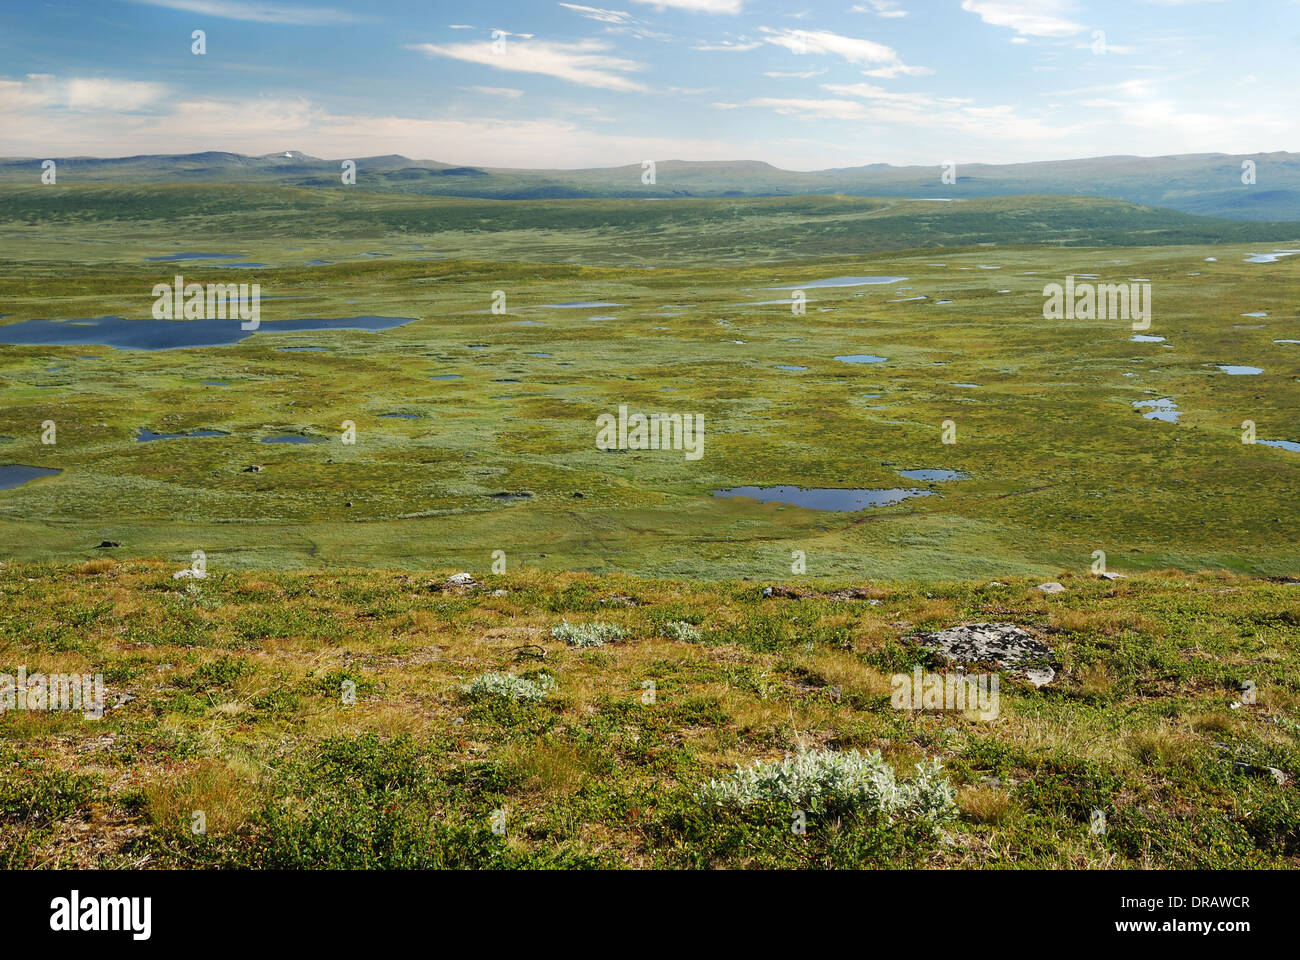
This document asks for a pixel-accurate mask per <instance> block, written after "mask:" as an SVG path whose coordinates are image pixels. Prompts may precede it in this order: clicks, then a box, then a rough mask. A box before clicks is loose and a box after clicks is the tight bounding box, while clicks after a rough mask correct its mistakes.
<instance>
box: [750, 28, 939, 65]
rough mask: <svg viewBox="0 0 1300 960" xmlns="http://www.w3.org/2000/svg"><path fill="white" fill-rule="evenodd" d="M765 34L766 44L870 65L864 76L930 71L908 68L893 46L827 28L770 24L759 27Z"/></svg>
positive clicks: (793, 51)
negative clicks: (793, 27)
mask: <svg viewBox="0 0 1300 960" xmlns="http://www.w3.org/2000/svg"><path fill="white" fill-rule="evenodd" d="M760 29H761V30H762V31H763V32H764V33H766V34H768V36H767V37H766V38H765V39H766V40H767V42H768V43H772V44H775V45H777V46H779V47H785V48H786V49H787V50H789V51H790V52H792V53H797V54H804V53H809V54H818V55H821V54H830V55H834V56H838V57H843V58H844V59H845V60H847V61H849V63H856V64H860V65H863V66H874V67H875V69H872V70H867V71H864V72H865V73H866V74H867V75H868V76H873V77H893V76H897V75H898V74H900V73H902V74H907V75H908V76H921V75H924V74H928V73H933V72H934V71H932V70H930V69H929V68H928V67H909V66H907V65H906V64H905V63H903V60H902V58H901V57H899V55H898V52H897V51H896V50H894V48H893V47H889V46H886V45H885V44H883V43H876V42H875V41H874V40H862V39H859V38H857V37H845V36H842V35H840V34H838V33H831V32H830V31H828V30H790V29H787V28H781V29H779V30H774V29H772V28H770V27H761V28H760Z"/></svg>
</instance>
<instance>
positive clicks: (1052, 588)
mask: <svg viewBox="0 0 1300 960" xmlns="http://www.w3.org/2000/svg"><path fill="white" fill-rule="evenodd" d="M1037 589H1039V590H1041V591H1043V593H1065V587H1063V586H1061V585H1060V584H1059V583H1057V582H1056V581H1051V582H1049V583H1040V584H1039V585H1038V587H1037Z"/></svg>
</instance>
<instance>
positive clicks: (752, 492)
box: [713, 486, 931, 513]
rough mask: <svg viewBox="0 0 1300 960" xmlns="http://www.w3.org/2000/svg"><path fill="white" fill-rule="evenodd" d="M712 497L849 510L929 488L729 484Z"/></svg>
mask: <svg viewBox="0 0 1300 960" xmlns="http://www.w3.org/2000/svg"><path fill="white" fill-rule="evenodd" d="M713 495H714V496H715V497H744V498H747V499H751V500H759V501H762V502H763V503H786V504H789V505H791V506H794V507H805V508H807V509H809V510H830V511H834V512H837V513H853V512H855V511H857V510H866V509H867V508H869V507H888V506H892V505H893V504H896V503H901V502H902V501H904V500H907V499H910V498H912V497H928V496H930V495H931V491H929V490H915V489H913V490H903V489H892V490H848V489H839V488H834V487H809V488H804V487H791V486H779V487H731V488H729V489H725V490H714V491H713Z"/></svg>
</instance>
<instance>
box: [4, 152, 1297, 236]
mask: <svg viewBox="0 0 1300 960" xmlns="http://www.w3.org/2000/svg"><path fill="white" fill-rule="evenodd" d="M42 159H44V158H23V159H0V182H6V183H15V182H23V181H27V180H30V182H32V183H39V177H40V173H41V160H42ZM53 159H54V160H55V161H56V162H57V165H58V166H57V170H58V176H59V180H60V182H63V183H68V182H75V181H82V182H85V181H94V182H105V181H107V182H123V183H186V182H193V183H267V184H281V185H286V186H298V187H340V186H341V181H340V172H341V162H342V161H341V160H322V159H320V158H318V157H312V156H308V155H307V154H304V153H299V152H298V151H296V150H286V151H283V152H281V153H272V154H267V155H265V156H260V157H250V156H244V155H242V154H238V153H222V152H215V151H214V152H207V153H189V154H174V155H148V156H138V157H119V158H111V159H101V158H97V157H66V158H58V157H55V158H53ZM354 159H355V161H356V168H357V182H356V189H373V190H386V191H394V192H401V193H419V194H431V195H442V196H460V197H485V198H492V199H499V200H539V199H547V198H583V197H771V196H794V195H801V194H845V195H849V196H874V197H913V198H936V197H951V198H961V197H996V196H1013V195H1020V194H1065V195H1090V196H1102V197H1111V198H1114V199H1118V200H1127V201H1130V202H1132V203H1140V204H1144V205H1148V206H1155V207H1167V208H1171V209H1174V210H1179V211H1182V212H1185V213H1194V214H1200V215H1203V216H1213V217H1225V218H1229V219H1234V220H1272V221H1278V220H1300V154H1297V153H1286V152H1277V153H1261V154H1242V155H1230V154H1222V153H1200V154H1183V155H1178V156H1168V157H1095V158H1092V159H1087V160H1055V161H1044V162H1036V163H1012V164H984V163H972V164H960V163H959V164H958V165H957V167H956V171H955V172H956V179H955V182H952V183H944V182H943V181H942V179H941V174H942V170H941V168H940V167H939V166H926V167H918V166H911V167H895V166H892V165H890V164H871V165H869V166H863V167H843V168H838V169H832V170H817V171H813V172H809V173H800V172H796V171H791V170H781V169H779V168H777V167H774V166H772V165H771V164H768V163H763V162H761V161H753V160H744V161H687V160H664V161H659V162H657V163H656V164H655V169H654V182H653V183H643V166H642V164H640V163H636V164H629V165H627V166H620V167H602V168H595V169H587V170H525V169H512V168H504V167H474V166H456V165H453V164H448V163H439V162H437V161H433V160H411V159H408V158H407V157H402V156H396V155H389V156H379V157H357V158H354ZM1244 161H1251V162H1253V163H1254V165H1255V181H1256V182H1255V183H1254V184H1251V185H1247V184H1244V183H1243V182H1242V174H1243V162H1244Z"/></svg>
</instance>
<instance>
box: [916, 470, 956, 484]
mask: <svg viewBox="0 0 1300 960" xmlns="http://www.w3.org/2000/svg"><path fill="white" fill-rule="evenodd" d="M898 475H899V476H900V477H907V479H909V480H920V481H921V482H922V483H947V482H948V481H950V480H968V479H970V477H969V475H968V474H965V473H962V472H961V471H960V470H899V471H898Z"/></svg>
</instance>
